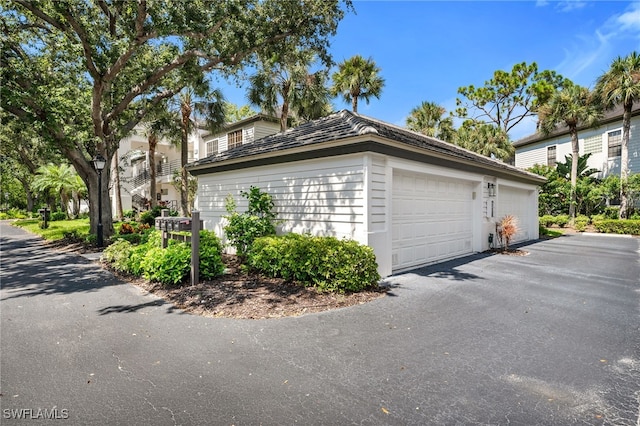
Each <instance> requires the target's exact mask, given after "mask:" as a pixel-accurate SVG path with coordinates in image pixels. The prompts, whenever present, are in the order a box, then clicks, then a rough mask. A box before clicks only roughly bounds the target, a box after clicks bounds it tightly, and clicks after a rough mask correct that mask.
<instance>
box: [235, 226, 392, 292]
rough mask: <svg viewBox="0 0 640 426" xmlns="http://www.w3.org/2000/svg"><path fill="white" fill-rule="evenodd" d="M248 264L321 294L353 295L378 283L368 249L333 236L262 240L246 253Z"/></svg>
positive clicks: (297, 236) (263, 238)
mask: <svg viewBox="0 0 640 426" xmlns="http://www.w3.org/2000/svg"><path fill="white" fill-rule="evenodd" d="M247 265H248V266H249V267H250V268H253V269H255V270H258V271H260V272H262V273H264V274H265V275H269V276H273V277H282V278H284V279H286V280H294V281H297V282H299V283H301V284H302V285H304V286H313V287H316V288H317V289H318V290H320V291H332V292H338V293H344V292H347V291H348V292H356V291H360V290H363V289H365V288H370V287H376V286H377V285H378V281H379V280H380V275H379V274H378V265H377V263H376V258H375V254H374V253H373V250H372V249H371V247H368V246H363V245H361V244H359V243H358V242H356V241H353V240H339V239H337V238H334V237H312V236H310V235H300V234H294V233H291V234H287V235H284V236H278V237H261V238H258V239H256V240H255V241H254V242H253V245H252V247H251V249H250V250H249V252H248V253H247Z"/></svg>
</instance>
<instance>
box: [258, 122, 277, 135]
mask: <svg viewBox="0 0 640 426" xmlns="http://www.w3.org/2000/svg"><path fill="white" fill-rule="evenodd" d="M279 131H280V124H278V123H272V122H267V121H258V122H256V123H255V125H254V132H255V138H256V139H262V138H264V137H265V136H269V135H273V134H275V133H278V132H279Z"/></svg>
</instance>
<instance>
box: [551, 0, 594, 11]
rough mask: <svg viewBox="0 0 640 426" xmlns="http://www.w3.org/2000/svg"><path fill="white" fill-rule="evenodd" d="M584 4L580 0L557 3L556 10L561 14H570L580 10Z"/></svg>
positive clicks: (584, 2)
mask: <svg viewBox="0 0 640 426" xmlns="http://www.w3.org/2000/svg"><path fill="white" fill-rule="evenodd" d="M586 4H587V2H586V1H582V0H568V1H561V2H559V3H558V5H557V6H556V8H557V9H559V10H560V11H561V12H571V11H574V10H576V9H582V8H583V7H585V5H586Z"/></svg>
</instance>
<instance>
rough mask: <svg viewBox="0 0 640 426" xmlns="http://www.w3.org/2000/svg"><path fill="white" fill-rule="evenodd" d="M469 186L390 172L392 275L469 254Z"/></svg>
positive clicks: (471, 207) (470, 205) (470, 186)
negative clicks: (391, 181)
mask: <svg viewBox="0 0 640 426" xmlns="http://www.w3.org/2000/svg"><path fill="white" fill-rule="evenodd" d="M472 194H473V186H472V183H470V182H467V181H462V180H454V179H448V178H442V177H438V176H432V175H426V174H420V173H411V172H401V171H394V173H393V196H392V199H393V205H392V212H393V214H392V223H393V226H392V269H393V271H394V272H397V271H400V270H403V269H408V268H411V267H416V266H420V265H424V264H426V263H431V262H435V261H440V260H443V259H448V258H454V257H458V256H462V255H465V254H469V253H471V252H472V244H471V242H472V238H473V226H472V223H473V204H472Z"/></svg>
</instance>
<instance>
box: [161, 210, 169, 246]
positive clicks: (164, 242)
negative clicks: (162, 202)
mask: <svg viewBox="0 0 640 426" xmlns="http://www.w3.org/2000/svg"><path fill="white" fill-rule="evenodd" d="M160 217H162V218H166V217H169V209H162V210H160ZM161 223H162V225H160V228H162V248H163V249H165V248H167V246H168V245H169V229H168V222H167V221H166V220H164V221H162V222H161Z"/></svg>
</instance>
